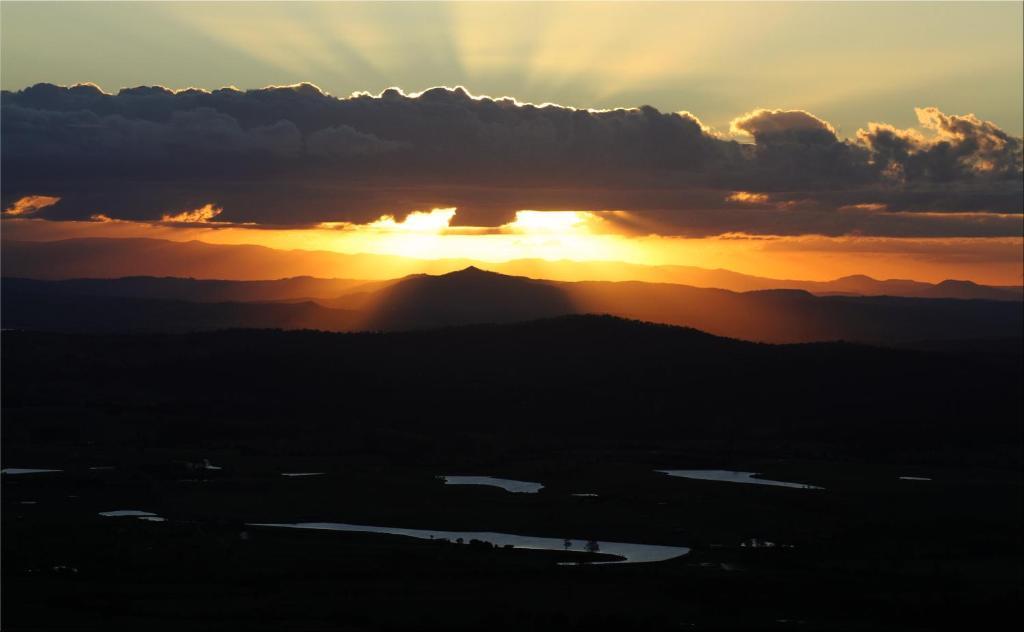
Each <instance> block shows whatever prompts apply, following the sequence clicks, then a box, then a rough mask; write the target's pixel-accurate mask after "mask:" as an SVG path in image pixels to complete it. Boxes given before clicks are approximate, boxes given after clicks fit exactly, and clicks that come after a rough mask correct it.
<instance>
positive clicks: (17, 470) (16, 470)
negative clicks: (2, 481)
mask: <svg viewBox="0 0 1024 632" xmlns="http://www.w3.org/2000/svg"><path fill="white" fill-rule="evenodd" d="M63 471H64V470H45V469H41V468H35V467H5V468H4V469H2V470H0V474H45V473H46V472H63Z"/></svg>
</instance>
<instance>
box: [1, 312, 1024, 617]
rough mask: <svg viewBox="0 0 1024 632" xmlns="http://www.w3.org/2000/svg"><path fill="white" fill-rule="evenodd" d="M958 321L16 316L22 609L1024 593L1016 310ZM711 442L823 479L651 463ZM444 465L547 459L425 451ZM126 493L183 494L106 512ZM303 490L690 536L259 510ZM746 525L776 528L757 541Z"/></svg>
mask: <svg viewBox="0 0 1024 632" xmlns="http://www.w3.org/2000/svg"><path fill="white" fill-rule="evenodd" d="M951 348H953V347H952V346H950V345H940V346H939V349H944V350H935V351H918V350H897V349H878V348H872V347H867V346H857V345H849V344H812V345H793V346H771V345H757V344H752V343H744V342H738V341H733V340H727V339H722V338H716V337H713V336H709V335H706V334H702V333H700V332H697V331H694V330H688V329H681V328H675V327H664V326H652V325H644V324H640V323H634V322H629V321H622V320H618V319H613V318H607V317H578V316H577V317H564V318H557V319H552V320H546V321H537V322H532V323H523V324H515V325H502V326H472V327H461V328H454V329H447V330H438V331H429V332H417V333H390V334H325V333H316V332H280V331H225V332H212V333H202V334H184V335H157V334H146V335H83V334H57V333H32V332H5V333H4V334H3V336H2V353H3V364H2V378H3V418H2V431H3V452H2V457H3V467H5V468H47V469H59V470H62V471H60V472H52V473H38V474H4V475H3V483H2V485H3V487H2V491H3V514H2V516H3V551H2V552H3V576H2V579H3V593H2V596H3V603H2V606H3V610H2V617H3V620H2V623H3V628H4V629H5V630H20V629H75V628H84V629H103V630H111V629H132V630H139V629H145V630H162V629H173V630H201V629H211V630H214V629H215V630H220V629H269V630H303V629H324V630H396V629H424V630H470V629H472V630H475V629H485V630H493V629H498V630H501V629H504V630H530V629H558V630H565V629H579V630H592V629H602V630H603V629H613V630H628V629H652V630H661V629H706V630H716V629H717V630H750V629H765V630H776V629H778V630H785V629H794V630H936V629H948V630H965V629H994V628H995V627H997V622H999V623H998V626H1005V623H1003V622H1005V621H1010V622H1013V621H1017V622H1019V621H1020V620H1021V618H1022V617H1021V614H1022V613H1021V597H1022V569H1021V559H1022V558H1021V553H1022V542H1021V532H1022V531H1021V527H1022V526H1024V525H1022V523H1024V520H1022V509H1021V506H1022V504H1021V500H1022V476H1021V465H1022V458H1021V457H1022V454H1021V445H1022V444H1021V425H1020V419H1021V413H1022V410H1021V408H1022V390H1021V388H1022V387H1021V384H1022V379H1021V378H1022V375H1021V374H1022V363H1021V346H1020V341H1019V340H1017V341H1011V342H1007V343H1006V344H1000V345H993V346H992V347H990V348H989V350H984V351H983V350H979V349H978V348H977V347H976V346H972V345H965V347H964V348H963V349H962V350H957V351H951V350H949V349H951ZM204 459H208V461H209V463H210V464H211V465H213V466H215V467H217V468H220V469H210V468H202V467H199V468H197V467H196V466H195V464H198V463H202V462H203V460H204ZM91 468H112V469H91ZM699 468H708V469H734V470H741V471H750V472H761V473H763V475H764V477H765V478H768V479H776V480H784V481H795V482H799V483H806V484H810V485H816V486H820V487H823V488H824V489H821V490H817V489H797V488H785V487H770V486H763V485H747V484H737V483H723V482H713V481H699V480H690V479H681V478H671V477H668V476H665V475H662V474H658V473H656V472H655V471H654V470H656V469H699ZM284 472H323V475H320V476H311V477H300V478H287V477H283V476H281V474H282V473H284ZM448 474H473V475H489V476H498V477H505V478H513V479H519V480H526V481H536V482H540V483H543V484H544V486H545V487H544V489H542V490H541V491H540V492H539V493H536V494H513V493H509V492H506V491H504V490H502V489H498V488H494V487H483V486H446V485H444V484H443V482H442V481H440V480H438V479H437V478H436V477H437V476H439V475H448ZM901 476H914V477H925V478H930V479H932V480H929V481H916V480H901V479H900V478H899V477H901ZM579 493H588V494H597V495H596V496H586V497H582V496H574V495H573V494H579ZM119 509H137V510H144V511H147V512H152V513H154V514H158V515H159V516H161V517H164V518H166V521H165V522H149V521H142V520H139V519H137V518H132V517H120V518H119V517H104V516H100V515H98V514H99V512H103V511H112V510H119ZM301 521H318V522H327V521H331V522H346V523H354V524H366V525H383V526H394V527H409V528H430V529H448V530H461V531H469V530H473V531H499V532H505V533H520V534H529V535H538V536H550V537H556V538H563V537H568V538H583V539H591V538H592V539H597V540H603V541H621V542H640V543H648V544H664V545H675V546H685V547H690V548H691V551H690V553H689V554H688V555H686V556H683V557H679V558H676V559H672V560H668V561H664V562H657V563H650V564H611V565H589V564H569V565H560V564H559V562H564V561H597V560H608V559H609V558H608V556H606V555H604V554H601V553H600V552H598V553H596V554H588V553H582V552H577V551H567V552H562V551H558V552H544V551H528V550H522V549H504V548H493V547H489V546H487V545H482V544H479V543H475V544H462V545H460V544H456V543H446V542H442V541H439V540H434V541H429V540H415V539H410V538H404V537H400V536H386V535H371V534H358V533H341V532H318V531H301V530H285V529H272V528H266V527H253V526H247V525H246V523H253V522H261V523H271V522H278V523H283V522H301ZM752 538H757V539H759V540H767V541H771V542H773V543H775V544H776V546H772V547H767V548H760V547H757V548H755V547H750V546H741V544H743V543H746V542H747V541H749V540H750V539H752Z"/></svg>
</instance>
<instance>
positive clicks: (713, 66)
mask: <svg viewBox="0 0 1024 632" xmlns="http://www.w3.org/2000/svg"><path fill="white" fill-rule="evenodd" d="M1022 7H1024V4H1022V3H1020V2H1006V3H927V2H922V3H886V4H878V3H792V4H785V3H783V4H778V3H703V4H700V3H698V4H677V3H651V4H646V3H645V4H639V3H630V4H620V3H599V4H590V3H558V4H555V3H515V4H504V3H419V4H406V3H367V4H363V3H345V4H336V3H255V4H249V3H217V4H210V3H203V5H202V6H201V7H199V6H196V5H193V4H190V3H19V2H3V4H2V5H0V24H2V40H0V42H2V50H0V53H2V55H0V59H2V68H0V81H2V88H3V90H4V93H3V97H2V133H0V139H2V154H3V165H2V170H3V171H2V176H3V182H2V196H3V199H2V205H3V209H4V219H3V222H2V231H3V239H5V240H10V239H15V240H52V239H64V238H71V237H138V236H146V237H158V238H162V239H172V240H189V239H199V240H202V241H207V242H210V243H231V244H239V243H247V244H260V245H266V246H270V247H273V248H287V249H308V250H335V251H340V252H369V253H381V254H393V255H404V256H409V257H419V258H426V259H437V258H471V259H478V260H481V261H485V262H486V261H505V260H510V259H517V258H546V259H573V260H587V261H589V260H602V261H623V262H630V263H641V264H682V265H695V266H703V267H709V268H728V269H731V270H736V271H739V272H744V273H748V274H757V275H760V276H770V277H784V278H802V279H819V280H820V279H829V278H834V277H837V276H842V275H847V274H856V273H861V274H869V275H871V276H875V277H880V278H913V279H919V280H927V281H939V280H942V279H946V278H958V279H972V280H975V281H978V282H985V283H992V284H1006V285H1009V284H1017V285H1019V284H1020V283H1021V282H1022V275H1024V255H1022V249H1024V240H1022V232H1024V220H1022V217H1024V215H1022V213H1024V193H1022V188H1024V186H1022V171H1021V164H1022V161H1021V147H1022V141H1021V134H1022V132H1024V129H1022V128H1024V101H1022V100H1024V61H1022V60H1024V50H1022V42H1024V26H1022V24H1024V11H1022ZM40 84H42V85H40ZM485 95H487V96H485ZM342 276H343V275H342Z"/></svg>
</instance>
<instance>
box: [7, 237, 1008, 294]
mask: <svg viewBox="0 0 1024 632" xmlns="http://www.w3.org/2000/svg"><path fill="white" fill-rule="evenodd" d="M0 258H2V269H3V274H4V276H7V277H27V278H34V279H80V278H118V277H126V276H154V277H191V278H197V279H234V280H246V281H263V280H266V279H287V278H290V277H316V278H317V279H309V280H307V281H306V283H307V285H308V286H309V289H308V290H307V293H306V294H301V293H298V292H297V291H293V289H287V290H284V289H281V290H279V291H280V292H283V295H282V294H275V293H274V292H271V291H269V290H270V288H265V289H266V290H267V291H266V292H265V293H263V290H262V289H261V290H260V291H259V292H255V291H254V290H244V291H243V290H240V289H239V290H237V291H239V292H242V294H241V295H238V296H234V295H233V296H224V297H223V299H222V300H291V299H294V298H303V297H306V298H328V297H329V296H330V294H331V293H333V292H334V289H333V288H332V287H331V285H330V283H326V282H324V283H317V282H315V281H319V280H324V279H327V280H329V281H332V282H335V281H336V282H337V283H344V281H337V280H338V279H364V280H378V281H381V280H388V279H395V278H400V277H403V276H407V275H410V274H435V275H436V274H444V273H447V272H453V271H456V270H461V269H464V268H466V267H467V266H470V265H475V266H476V267H480V268H485V269H487V270H493V271H495V272H500V273H502V274H508V275H513V276H525V277H530V278H534V279H550V280H557V281H593V280H605V281H644V282H648V283H675V284H681V285H690V286H694V287H703V288H719V289H725V290H733V291H736V292H749V291H753V290H772V289H791V290H805V291H807V292H811V293H814V294H860V295H865V296H910V297H920V298H962V299H991V300H1018V301H1019V300H1024V289H1022V288H1021V287H1019V286H1018V287H993V286H984V285H978V284H976V283H972V282H970V281H943V282H942V283H938V284H932V283H922V282H919V281H909V280H899V279H891V280H884V281H880V280H877V279H872V278H870V277H867V276H862V275H855V276H848V277H843V278H840V279H835V280H832V281H799V280H786V279H769V278H763V277H756V276H750V275H745V274H740V273H737V272H732V271H729V270H708V269H704V268H696V267H687V266H643V265H635V264H627V263H617V262H578V261H545V260H540V259H522V260H516V261H509V262H505V263H481V262H476V261H469V260H465V259H439V260H422V259H412V258H405V257H392V256H385V255H367V254H359V255H348V254H341V253H336V252H324V251H310V250H275V249H272V248H266V247H263V246H252V245H239V246H230V245H215V244H207V243H203V242H198V241H190V242H175V241H166V240H160V239H103V238H90V239H68V240H62V241H51V242H25V241H21V242H19V241H10V240H5V241H4V242H3V245H2V248H0ZM291 285H292V286H294V285H295V284H291ZM314 286H315V287H314ZM278 287H279V288H283V286H278ZM165 289H166V288H165ZM223 289H224V288H223V287H221V288H218V289H217V291H220V290H223ZM162 291H163V290H162ZM233 291H236V290H233ZM213 294H214V295H215V294H216V292H213ZM181 298H189V300H207V299H197V298H194V297H184V296H183V297H181Z"/></svg>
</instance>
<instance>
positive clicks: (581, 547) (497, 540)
mask: <svg viewBox="0 0 1024 632" xmlns="http://www.w3.org/2000/svg"><path fill="white" fill-rule="evenodd" d="M250 526H253V527H280V528H287V529H316V530H324V531H348V532H355V533H383V534H387V535H400V536H405V537H409V538H418V539H421V540H441V539H445V540H449V541H452V542H456V541H458V540H459V539H461V540H462V541H463V542H467V543H468V542H469V541H470V540H480V541H483V542H489V543H490V544H493V545H495V546H499V547H504V546H512V547H513V548H518V549H540V550H544V551H572V552H586V551H588V550H594V549H593V543H592V542H591V541H589V540H580V539H576V540H566V539H563V538H543V537H537V536H529V535H517V534H513V533H495V532H492V531H435V530H428V529H402V528H398V527H374V526H368V525H357V524H345V523H341V522H298V523H290V524H289V523H250ZM567 544H568V546H566V545H567ZM596 545H597V548H596V552H598V553H606V554H609V555H616V556H619V557H621V558H623V559H622V560H621V561H614V562H594V563H595V564H624V563H637V562H662V561H664V560H670V559H673V558H677V557H682V556H683V555H686V554H687V553H689V552H690V549H689V548H687V547H684V546H664V545H660V544H634V543H630V542H604V541H598V542H596Z"/></svg>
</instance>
